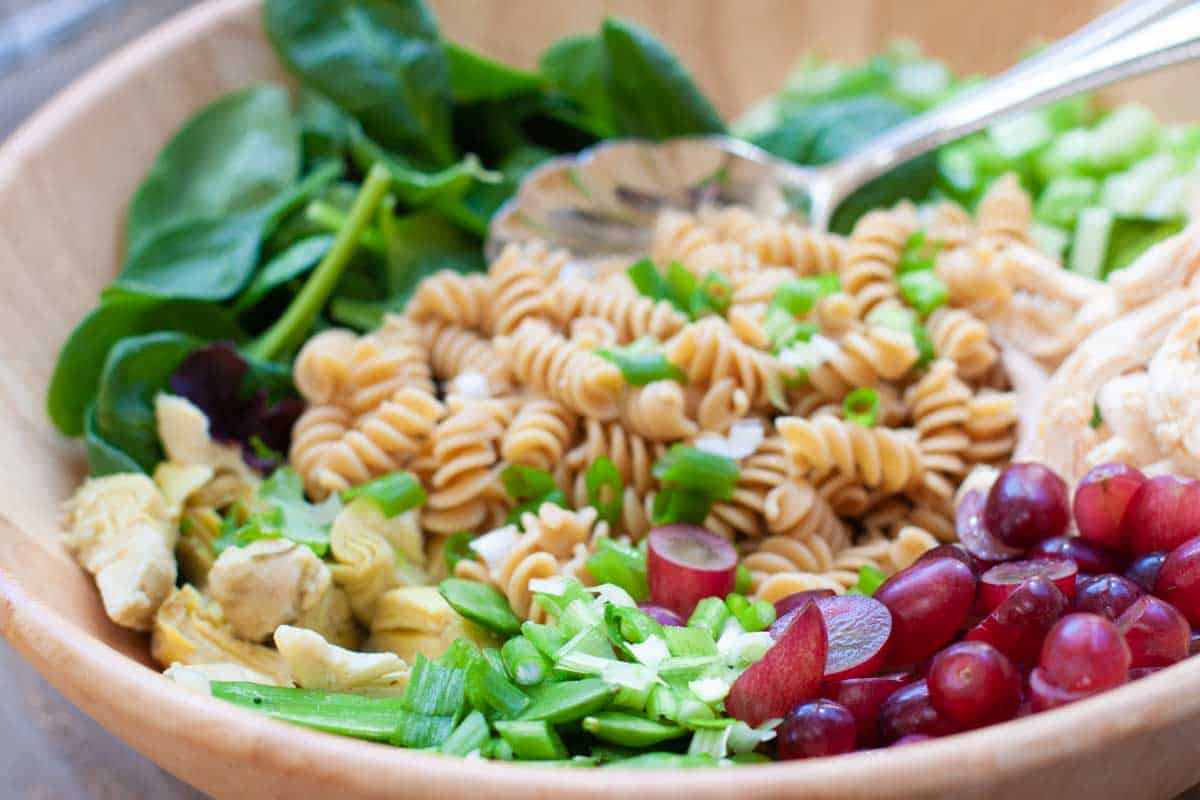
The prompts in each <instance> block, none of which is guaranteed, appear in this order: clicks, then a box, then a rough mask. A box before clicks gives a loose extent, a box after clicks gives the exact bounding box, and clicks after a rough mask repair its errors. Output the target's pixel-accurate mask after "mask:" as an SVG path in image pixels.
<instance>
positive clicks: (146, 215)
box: [125, 85, 300, 252]
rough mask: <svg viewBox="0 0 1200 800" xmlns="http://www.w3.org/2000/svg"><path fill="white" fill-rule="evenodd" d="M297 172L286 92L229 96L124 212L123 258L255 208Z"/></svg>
mask: <svg viewBox="0 0 1200 800" xmlns="http://www.w3.org/2000/svg"><path fill="white" fill-rule="evenodd" d="M299 170H300V138H299V131H298V129H297V126H296V124H295V122H294V121H293V119H292V116H291V114H290V113H289V111H288V97H287V90H285V89H284V88H283V87H280V86H272V85H262V86H252V87H250V88H248V89H243V90H242V91H239V92H235V93H233V94H230V95H226V96H225V97H222V98H221V99H219V100H217V101H216V102H214V103H212V104H211V105H209V106H208V107H206V108H205V109H203V110H202V111H200V113H198V114H197V115H196V116H195V117H193V118H192V119H191V120H190V121H189V122H188V123H187V124H186V125H185V126H184V127H183V128H182V129H180V130H179V132H178V133H176V134H175V136H174V137H172V139H171V141H170V142H169V143H168V144H167V146H166V147H165V148H163V150H162V152H161V153H160V154H159V156H158V158H157V159H156V160H155V162H154V166H153V167H151V168H150V172H149V173H148V174H147V175H146V178H145V180H143V181H142V185H141V186H140V187H139V188H138V190H137V192H136V193H135V194H134V196H133V201H132V202H131V204H130V206H129V217H128V220H127V223H126V228H125V244H126V250H127V252H133V251H134V250H137V249H138V248H139V247H140V246H141V245H142V244H144V243H145V242H146V241H147V240H148V239H149V238H150V237H151V236H153V235H154V234H155V233H157V232H158V231H160V230H162V229H164V228H168V227H177V226H178V225H179V224H180V223H182V222H184V221H185V220H193V219H197V218H211V217H215V216H219V215H223V214H226V213H229V212H235V211H246V210H249V209H252V208H255V207H257V206H260V205H262V204H263V203H265V202H267V201H268V200H270V199H271V198H272V197H274V196H275V195H277V194H278V193H279V192H281V191H283V189H284V188H286V187H287V186H289V185H291V184H292V182H293V181H295V180H296V176H297V175H298V174H299Z"/></svg>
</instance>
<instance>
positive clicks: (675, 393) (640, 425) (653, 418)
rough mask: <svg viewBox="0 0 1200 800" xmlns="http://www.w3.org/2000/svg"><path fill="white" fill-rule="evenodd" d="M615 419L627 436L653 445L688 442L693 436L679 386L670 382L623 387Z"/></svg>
mask: <svg viewBox="0 0 1200 800" xmlns="http://www.w3.org/2000/svg"><path fill="white" fill-rule="evenodd" d="M619 419H620V421H621V424H622V425H624V426H625V427H627V428H628V429H629V430H630V432H631V433H633V434H635V435H637V436H641V437H642V438H643V439H646V440H648V441H653V442H668V441H678V440H679V439H690V438H691V437H693V436H695V435H696V433H697V427H696V423H695V422H693V421H692V420H691V419H689V418H688V415H687V401H686V398H685V396H684V391H683V387H682V386H680V385H679V384H678V383H677V382H675V381H672V380H662V381H651V382H650V383H648V384H646V385H645V386H630V387H628V388H626V390H625V393H624V394H623V395H622V397H621V413H620V417H619Z"/></svg>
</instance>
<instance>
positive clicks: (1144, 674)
mask: <svg viewBox="0 0 1200 800" xmlns="http://www.w3.org/2000/svg"><path fill="white" fill-rule="evenodd" d="M1162 671H1163V668H1162V667H1134V668H1133V669H1131V670H1129V682H1130V683H1132V682H1134V681H1140V680H1141V679H1142V678H1149V677H1150V676H1151V675H1153V674H1154V673H1156V672H1162Z"/></svg>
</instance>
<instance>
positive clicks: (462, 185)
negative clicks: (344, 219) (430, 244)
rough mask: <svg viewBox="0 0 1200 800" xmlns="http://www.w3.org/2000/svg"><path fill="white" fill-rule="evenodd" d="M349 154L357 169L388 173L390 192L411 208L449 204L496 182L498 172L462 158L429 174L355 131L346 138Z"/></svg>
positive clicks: (468, 157)
mask: <svg viewBox="0 0 1200 800" xmlns="http://www.w3.org/2000/svg"><path fill="white" fill-rule="evenodd" d="M350 155H351V157H352V158H353V159H354V162H355V164H357V165H358V167H359V169H363V170H366V169H368V168H370V166H371V165H372V164H376V163H379V164H383V165H384V166H386V167H387V168H388V171H389V172H391V174H392V192H393V193H394V194H395V195H396V198H397V199H398V200H400V201H401V202H403V203H404V204H405V205H408V206H412V207H414V208H420V207H422V206H432V207H434V208H442V207H445V206H449V205H452V204H453V203H455V202H456V201H457V200H458V199H459V198H461V197H462V195H463V194H464V193H466V191H467V189H469V188H470V187H471V186H472V185H473V184H475V183H476V182H477V181H478V182H483V183H498V182H499V181H500V180H501V176H500V175H499V174H498V173H495V172H492V171H490V170H487V169H484V168H483V165H482V164H480V163H479V159H478V158H476V157H475V156H473V155H466V156H464V157H463V158H462V159H460V160H458V161H456V162H454V163H453V164H450V165H449V166H446V167H444V168H442V169H440V170H435V171H430V170H425V169H422V168H420V167H419V166H417V165H415V164H412V163H410V162H408V161H406V160H405V159H403V158H401V157H400V156H398V155H396V154H395V153H391V152H388V151H387V150H385V149H384V148H382V147H380V146H379V145H378V144H376V143H375V142H373V141H372V140H371V139H369V138H367V136H366V135H365V134H364V133H363V132H362V130H361V129H360V128H357V127H356V128H355V129H354V130H353V131H352V133H351V135H350Z"/></svg>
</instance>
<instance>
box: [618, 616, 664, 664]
mask: <svg viewBox="0 0 1200 800" xmlns="http://www.w3.org/2000/svg"><path fill="white" fill-rule="evenodd" d="M604 624H605V629H606V631H607V632H608V639H609V641H610V642H612V644H613V646H614V647H616V648H618V649H619V650H621V651H622V652H624V653H626V654H627V655H629V656H630V657H631V658H636V655H635V654H634V653H633V651H631V650H630V649H629V648H628V646H627V645H629V644H641V643H642V642H644V641H646V640H647V639H649V638H650V637H652V636H659V637H661V636H662V635H663V626H662V625H659V624H658V623H657V622H656V621H655V620H654V618H653V617H651V616H650V615H649V614H647V613H646V612H645V611H642V610H641V609H638V608H622V607H620V606H614V605H607V606H605V608H604Z"/></svg>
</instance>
